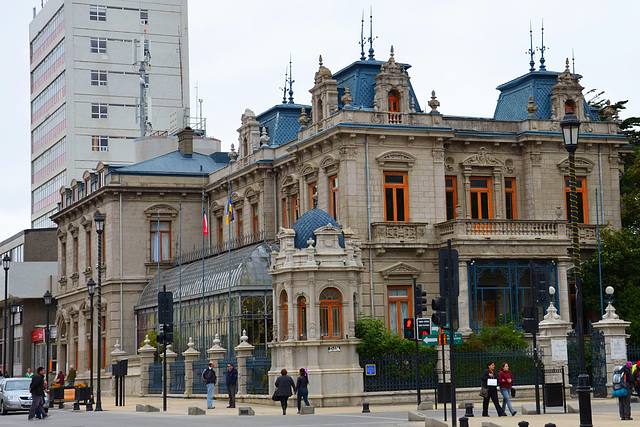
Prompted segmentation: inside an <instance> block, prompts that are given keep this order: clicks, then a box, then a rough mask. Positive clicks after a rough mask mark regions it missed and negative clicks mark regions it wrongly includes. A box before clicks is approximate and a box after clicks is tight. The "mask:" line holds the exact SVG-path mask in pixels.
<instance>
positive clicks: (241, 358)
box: [236, 331, 255, 395]
mask: <svg viewBox="0 0 640 427" xmlns="http://www.w3.org/2000/svg"><path fill="white" fill-rule="evenodd" d="M248 340H249V337H248V336H247V331H242V336H241V337H240V345H238V346H237V347H236V354H237V358H238V394H241V395H243V394H247V378H248V376H249V375H248V373H247V358H248V357H249V356H251V353H252V352H253V349H254V348H255V347H254V346H252V345H251V344H249V343H248V342H247V341H248Z"/></svg>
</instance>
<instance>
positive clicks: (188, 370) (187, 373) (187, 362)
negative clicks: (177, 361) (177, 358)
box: [182, 337, 200, 397]
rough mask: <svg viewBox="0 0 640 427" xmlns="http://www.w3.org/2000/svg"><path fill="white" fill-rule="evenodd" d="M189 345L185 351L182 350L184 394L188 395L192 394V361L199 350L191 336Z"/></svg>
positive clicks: (198, 355)
mask: <svg viewBox="0 0 640 427" xmlns="http://www.w3.org/2000/svg"><path fill="white" fill-rule="evenodd" d="M187 347H189V348H188V349H187V350H186V351H183V352H182V355H183V356H184V395H185V397H189V396H191V395H192V394H193V361H194V360H196V359H197V358H198V357H200V352H199V351H198V350H196V349H195V348H194V347H195V344H194V343H193V338H191V337H189V342H188V343H187Z"/></svg>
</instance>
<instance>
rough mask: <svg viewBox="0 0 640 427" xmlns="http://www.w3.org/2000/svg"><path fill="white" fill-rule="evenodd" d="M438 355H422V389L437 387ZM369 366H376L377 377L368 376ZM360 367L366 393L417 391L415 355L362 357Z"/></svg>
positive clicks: (419, 361)
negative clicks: (362, 371)
mask: <svg viewBox="0 0 640 427" xmlns="http://www.w3.org/2000/svg"><path fill="white" fill-rule="evenodd" d="M437 362H438V355H437V354H436V353H432V354H425V355H420V356H419V357H418V367H419V372H420V387H421V388H422V389H432V388H435V387H436V384H437V381H438V380H437V377H436V371H435V367H436V363H437ZM367 365H375V370H376V372H375V375H367V368H366V366H367ZM360 366H361V367H362V368H363V369H364V370H365V372H364V391H365V392H367V391H398V390H415V389H416V379H415V378H416V377H415V375H416V357H415V355H408V354H406V355H405V354H403V355H389V356H376V357H362V356H361V357H360Z"/></svg>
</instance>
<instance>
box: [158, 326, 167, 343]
mask: <svg viewBox="0 0 640 427" xmlns="http://www.w3.org/2000/svg"><path fill="white" fill-rule="evenodd" d="M164 339H165V334H164V325H158V344H164Z"/></svg>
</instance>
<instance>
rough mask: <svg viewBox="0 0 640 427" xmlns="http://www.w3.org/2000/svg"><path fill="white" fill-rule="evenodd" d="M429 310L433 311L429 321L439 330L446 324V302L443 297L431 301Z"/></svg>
mask: <svg viewBox="0 0 640 427" xmlns="http://www.w3.org/2000/svg"><path fill="white" fill-rule="evenodd" d="M431 309H432V310H433V315H432V316H431V321H432V322H433V324H434V325H436V326H440V327H441V328H442V327H444V326H445V325H446V324H447V300H446V298H443V297H438V298H435V299H432V300H431Z"/></svg>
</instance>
